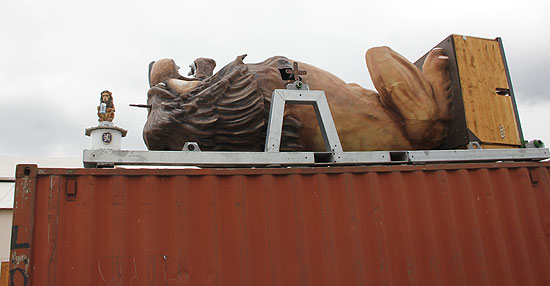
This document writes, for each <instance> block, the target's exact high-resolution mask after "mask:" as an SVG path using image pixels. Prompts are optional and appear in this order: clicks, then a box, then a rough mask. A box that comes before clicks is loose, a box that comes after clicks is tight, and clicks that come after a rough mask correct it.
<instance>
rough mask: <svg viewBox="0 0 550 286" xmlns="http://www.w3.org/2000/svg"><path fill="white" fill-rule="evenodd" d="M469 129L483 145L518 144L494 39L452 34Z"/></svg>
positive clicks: (516, 129)
mask: <svg viewBox="0 0 550 286" xmlns="http://www.w3.org/2000/svg"><path fill="white" fill-rule="evenodd" d="M453 40H454V45H455V53H456V61H457V65H458V69H459V75H460V84H461V87H462V97H463V101H464V110H465V116H466V123H467V126H468V128H469V129H470V130H471V131H472V132H473V133H474V134H475V135H476V136H477V137H478V138H479V139H480V140H481V141H482V142H485V143H493V144H509V145H520V144H521V142H520V139H519V133H518V128H517V124H516V120H515V116H514V110H513V105H512V101H511V98H510V97H509V96H503V95H498V94H497V93H496V90H497V88H501V89H508V88H509V87H508V81H507V78H506V70H505V67H504V63H503V61H502V55H501V52H500V46H499V44H498V41H496V40H488V39H481V38H475V37H464V36H460V35H453Z"/></svg>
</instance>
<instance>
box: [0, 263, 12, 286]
mask: <svg viewBox="0 0 550 286" xmlns="http://www.w3.org/2000/svg"><path fill="white" fill-rule="evenodd" d="M9 276H10V262H9V261H2V268H1V272H0V286H8V282H9Z"/></svg>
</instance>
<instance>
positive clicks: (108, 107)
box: [97, 90, 115, 122]
mask: <svg viewBox="0 0 550 286" xmlns="http://www.w3.org/2000/svg"><path fill="white" fill-rule="evenodd" d="M97 116H98V117H99V119H98V121H100V122H101V121H113V119H115V105H114V103H113V94H112V93H111V92H110V91H108V90H104V91H102V92H101V95H100V98H99V106H98V107H97Z"/></svg>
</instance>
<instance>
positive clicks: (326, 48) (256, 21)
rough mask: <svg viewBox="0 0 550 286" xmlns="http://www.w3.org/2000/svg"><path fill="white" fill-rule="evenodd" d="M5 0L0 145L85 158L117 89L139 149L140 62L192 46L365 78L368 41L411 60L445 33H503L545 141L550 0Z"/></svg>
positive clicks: (178, 56)
mask: <svg viewBox="0 0 550 286" xmlns="http://www.w3.org/2000/svg"><path fill="white" fill-rule="evenodd" d="M369 2H372V1H345V0H342V1H319V0H316V1H296V2H284V1H258V0H256V1H112V0H111V1H102V0H96V1H86V2H81V1H74V0H73V1H26V0H25V1H22V0H2V1H1V2H0V37H1V39H2V44H1V45H0V96H1V98H2V104H1V105H0V130H1V135H0V138H1V140H0V154H17V155H25V156H32V155H36V156H70V157H80V156H81V155H82V149H85V148H88V147H89V138H88V137H86V136H84V129H85V128H86V127H91V126H94V125H96V124H97V115H96V106H97V105H98V100H99V93H100V92H101V91H102V90H104V89H108V90H110V91H112V92H113V96H114V99H115V106H116V108H117V111H116V117H115V123H116V124H117V125H118V126H121V127H123V128H126V129H128V130H129V132H128V136H127V137H126V138H125V139H124V141H123V148H124V149H141V150H144V149H145V144H144V143H143V140H142V138H141V132H142V128H143V125H144V123H145V120H146V110H144V109H137V108H130V107H128V104H129V103H145V100H146V93H147V90H148V84H147V67H148V64H149V62H151V61H153V60H157V59H160V58H165V57H168V58H173V59H174V60H175V61H176V63H178V64H179V66H181V67H182V70H181V71H180V72H181V73H182V74H186V73H187V70H186V69H183V68H184V67H187V65H188V64H189V63H191V62H192V61H193V60H194V59H195V58H197V57H210V58H213V59H215V60H216V62H217V64H218V68H220V67H222V66H223V65H225V64H226V63H228V62H229V61H231V60H233V59H234V58H235V57H236V56H237V55H240V54H244V53H247V54H248V55H249V56H248V57H247V59H246V60H247V61H248V62H258V61H261V60H264V59H265V58H267V57H270V56H273V55H284V56H287V57H289V58H292V59H296V60H301V61H304V62H307V63H310V64H313V65H316V66H318V67H321V68H323V69H326V70H328V71H330V72H332V73H333V74H336V75H338V76H339V77H341V78H342V79H343V80H345V81H347V82H356V83H359V84H361V85H362V86H365V87H367V88H372V84H371V82H370V78H369V75H368V71H367V69H366V65H365V62H364V54H365V52H366V50H367V49H368V48H370V47H374V46H382V45H387V46H390V47H392V48H393V49H394V50H396V51H397V52H399V53H401V54H402V55H404V56H405V57H406V58H408V59H409V60H411V61H413V62H414V61H415V60H416V59H418V58H419V57H420V56H422V55H423V54H424V53H425V52H427V51H428V50H429V49H431V48H432V47H433V46H434V45H436V44H437V43H439V42H440V41H441V40H443V39H444V38H445V37H447V36H448V35H450V34H463V35H469V36H478V37H485V38H495V37H501V38H502V39H503V42H504V48H505V52H506V56H507V60H508V65H509V69H510V72H511V77H512V82H513V87H514V91H515V93H516V97H517V100H518V103H519V104H518V105H519V108H520V116H521V121H522V125H523V130H524V134H525V137H526V138H527V139H533V138H539V139H543V140H544V141H545V142H546V143H547V145H549V144H550V130H549V129H550V128H549V126H550V123H548V116H547V113H548V112H549V111H550V96H549V91H548V88H547V83H548V82H550V54H549V52H550V20H548V15H550V4H549V3H550V2H549V1H547V0H544V1H543V0H537V1H529V0H524V1H503V0H500V1H496V0H494V1H493V0H491V1H479V0H477V1H471V0H465V1H459V2H456V1H455V2H449V1H377V2H379V3H369Z"/></svg>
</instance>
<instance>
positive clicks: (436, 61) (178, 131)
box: [143, 47, 450, 151]
mask: <svg viewBox="0 0 550 286" xmlns="http://www.w3.org/2000/svg"><path fill="white" fill-rule="evenodd" d="M245 56H246V55H242V56H238V57H237V58H236V59H235V60H234V61H233V62H231V63H229V64H228V65H226V66H225V67H223V68H222V69H221V70H219V71H218V72H217V73H216V74H213V70H214V68H215V65H216V63H215V62H214V60H212V59H207V58H199V59H197V60H195V61H194V63H193V64H192V65H191V72H190V74H189V76H192V77H184V76H182V75H180V74H179V73H178V68H179V67H177V66H176V64H175V62H174V61H173V60H170V59H162V60H159V61H156V62H153V63H151V65H150V71H149V84H150V89H149V91H148V94H147V96H148V99H147V104H148V106H149V113H148V117H147V122H146V124H145V127H144V130H143V138H144V140H145V143H146V145H147V147H148V149H149V150H181V149H182V147H183V145H184V144H185V142H197V143H198V144H199V146H200V148H201V150H218V151H233V150H235V151H237V150H238V151H263V149H264V141H265V136H266V129H267V121H268V118H269V107H270V102H271V94H272V92H273V90H274V89H284V88H285V86H286V84H288V83H291V82H292V80H290V79H289V78H285V71H286V69H290V68H292V66H293V63H294V62H295V61H293V60H290V59H287V58H285V57H281V56H275V57H272V58H269V59H267V60H265V61H263V62H261V63H256V64H247V63H244V62H243V59H244V58H245ZM366 62H367V67H368V70H369V72H370V75H371V78H372V81H373V83H374V86H375V88H376V90H377V91H378V92H375V91H372V90H368V89H365V88H363V87H361V86H359V85H358V84H353V83H351V84H348V83H345V82H344V81H342V80H341V79H339V78H338V77H336V76H335V75H333V74H331V73H329V72H327V71H324V70H322V69H319V68H317V67H314V66H312V65H308V64H305V63H302V62H299V67H300V69H302V70H306V71H307V74H306V75H303V76H302V81H303V82H304V83H307V84H308V85H309V87H310V89H312V90H323V91H324V92H325V94H326V97H327V100H328V103H329V107H330V110H331V113H332V116H333V118H334V122H335V125H336V128H337V131H338V134H339V137H340V141H341V143H342V147H343V149H344V151H367V150H411V149H431V148H435V147H437V146H438V145H440V144H441V143H442V142H443V139H444V137H445V134H446V129H447V123H448V121H449V120H450V77H449V74H448V58H447V57H446V56H445V54H444V52H443V50H441V49H434V50H433V51H431V52H430V54H429V56H428V58H427V60H426V61H425V63H424V66H423V68H422V71H420V70H419V69H418V68H417V67H415V66H414V65H413V64H412V63H410V62H409V61H408V60H406V59H405V58H404V57H402V56H401V55H399V54H398V53H396V52H394V51H393V50H391V49H390V48H388V47H377V48H371V49H369V50H368V51H367V53H366ZM324 146H325V145H324V143H323V139H322V136H321V133H320V130H319V127H318V123H317V120H316V117H315V113H314V111H313V108H311V107H310V106H303V105H287V106H286V107H285V115H284V121H283V133H282V140H281V151H302V150H308V151H324Z"/></svg>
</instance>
